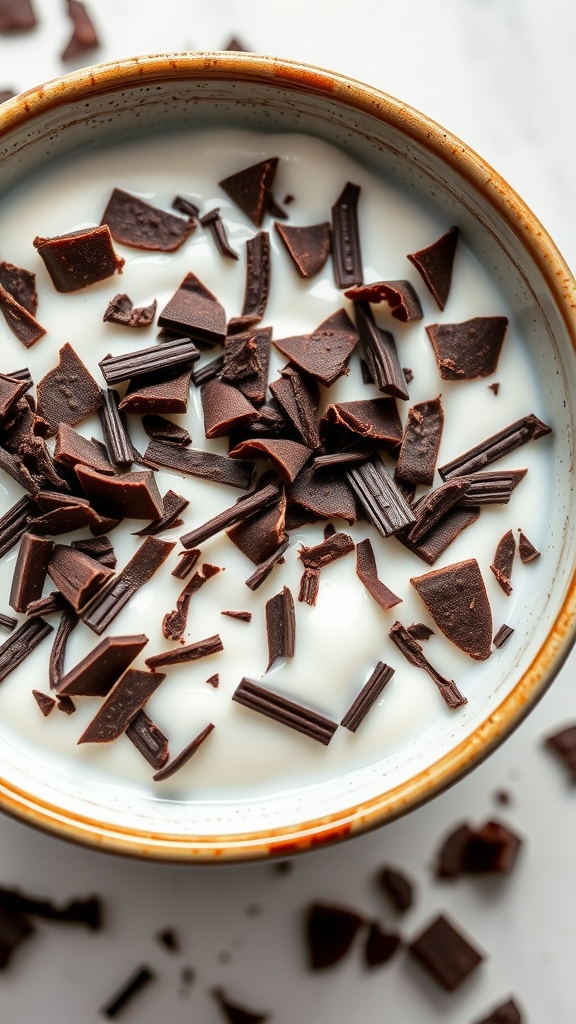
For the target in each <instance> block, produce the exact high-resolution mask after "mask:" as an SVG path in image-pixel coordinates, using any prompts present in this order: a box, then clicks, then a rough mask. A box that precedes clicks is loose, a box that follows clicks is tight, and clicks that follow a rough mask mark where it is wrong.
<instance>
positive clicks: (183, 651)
mask: <svg viewBox="0 0 576 1024" xmlns="http://www.w3.org/2000/svg"><path fill="white" fill-rule="evenodd" d="M223 650H224V644H223V643H222V640H221V638H220V635H219V634H218V633H215V634H214V636H209V637H207V638H206V639H205V640H197V641H196V642H195V643H193V644H188V645H186V646H184V647H175V648H173V649H172V650H170V651H163V652H162V653H161V654H152V655H151V656H150V657H149V658H146V664H147V665H148V668H149V669H151V670H152V672H155V671H156V669H157V668H162V667H164V666H165V665H184V664H187V663H188V662H190V661H198V660H199V659H200V658H208V657H209V656H210V655H211V654H219V653H220V651H223Z"/></svg>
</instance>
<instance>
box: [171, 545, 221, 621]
mask: <svg viewBox="0 0 576 1024" xmlns="http://www.w3.org/2000/svg"><path fill="white" fill-rule="evenodd" d="M220 571H221V570H220V569H219V567H218V566H217V565H210V563H209V562H205V563H204V564H203V566H202V571H201V572H195V573H194V575H193V576H192V578H191V579H190V580H188V583H187V584H186V586H185V587H184V588H183V589H182V590H181V591H180V593H179V595H178V597H177V598H176V608H175V609H174V611H171V612H166V615H165V616H164V618H163V620H162V633H163V635H164V636H165V637H166V639H167V640H180V639H181V638H182V636H183V634H184V631H185V629H186V620H187V617H188V608H189V606H190V601H191V599H192V595H193V594H195V593H196V592H197V591H198V590H200V588H201V587H203V586H204V584H205V583H207V582H208V580H209V579H211V578H212V576H216V574H217V573H219V572H220Z"/></svg>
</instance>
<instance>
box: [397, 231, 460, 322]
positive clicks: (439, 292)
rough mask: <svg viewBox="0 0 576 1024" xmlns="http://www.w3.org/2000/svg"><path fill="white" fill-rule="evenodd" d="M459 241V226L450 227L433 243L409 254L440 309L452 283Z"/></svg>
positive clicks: (442, 307) (446, 298) (446, 299)
mask: <svg viewBox="0 0 576 1024" xmlns="http://www.w3.org/2000/svg"><path fill="white" fill-rule="evenodd" d="M457 241H458V228H450V230H449V231H447V232H446V234H445V235H442V237H441V238H439V239H438V240H437V241H436V242H432V245H428V246H427V247H426V248H425V249H419V250H418V252H413V253H410V254H409V255H408V259H409V260H410V262H411V263H413V264H414V266H415V267H416V270H417V271H418V273H419V274H421V276H422V280H423V281H424V284H425V285H426V287H427V288H428V290H429V291H430V292H431V293H432V295H433V296H434V298H435V299H436V303H437V305H438V308H439V309H444V306H445V305H446V302H447V301H448V295H449V293H450V285H451V283H452V268H453V266H454V254H455V252H456V243H457Z"/></svg>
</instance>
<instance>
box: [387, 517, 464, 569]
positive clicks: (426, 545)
mask: <svg viewBox="0 0 576 1024" xmlns="http://www.w3.org/2000/svg"><path fill="white" fill-rule="evenodd" d="M479 517H480V509H479V508H478V507H477V506H471V507H470V508H459V507H458V506H454V507H453V508H451V509H449V510H448V511H447V512H445V513H444V515H443V516H442V518H441V519H439V520H438V522H437V523H436V525H435V526H433V527H432V528H431V529H429V530H427V532H426V534H425V535H424V537H423V538H422V540H419V541H417V542H416V543H415V544H413V543H412V542H410V541H409V540H407V538H406V536H402V535H401V534H398V535H397V536H398V540H399V541H400V542H401V543H402V544H404V546H405V547H407V548H408V549H409V550H410V551H413V552H414V554H415V555H418V558H421V559H422V561H423V562H427V564H428V565H434V563H435V562H436V561H437V560H438V558H440V555H443V554H444V552H445V551H446V549H447V548H448V547H449V546H450V544H452V542H453V541H455V540H456V538H457V537H459V536H460V534H461V533H462V531H463V530H465V529H466V528H467V527H468V526H471V525H472V523H475V522H476V520H477V519H478V518H479Z"/></svg>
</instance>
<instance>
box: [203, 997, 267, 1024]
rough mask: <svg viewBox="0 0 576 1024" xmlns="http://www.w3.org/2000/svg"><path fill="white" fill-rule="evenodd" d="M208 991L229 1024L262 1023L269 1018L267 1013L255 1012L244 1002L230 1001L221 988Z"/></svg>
mask: <svg viewBox="0 0 576 1024" xmlns="http://www.w3.org/2000/svg"><path fill="white" fill-rule="evenodd" d="M210 991H211V994H212V996H213V997H214V999H215V1000H216V1002H217V1004H218V1006H219V1007H220V1009H221V1010H222V1013H223V1014H224V1016H225V1018H226V1020H227V1021H228V1022H229V1024H264V1021H267V1020H268V1019H269V1014H267V1013H257V1012H254V1011H253V1010H249V1009H248V1008H247V1007H246V1006H244V1004H242V1005H241V1004H240V1003H236V1002H232V1001H231V1000H230V999H229V998H228V996H227V995H225V993H224V991H223V989H221V988H213V989H211V990H210Z"/></svg>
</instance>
